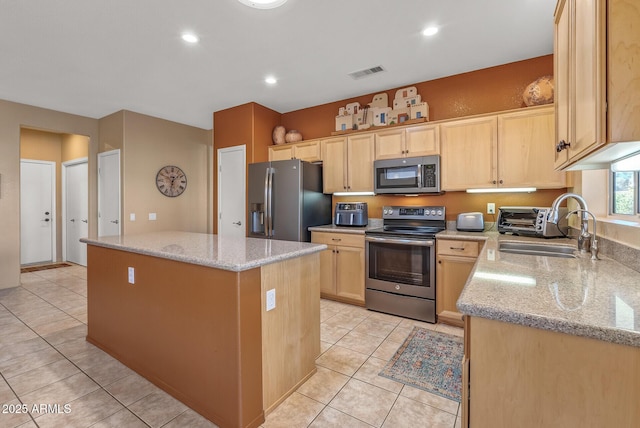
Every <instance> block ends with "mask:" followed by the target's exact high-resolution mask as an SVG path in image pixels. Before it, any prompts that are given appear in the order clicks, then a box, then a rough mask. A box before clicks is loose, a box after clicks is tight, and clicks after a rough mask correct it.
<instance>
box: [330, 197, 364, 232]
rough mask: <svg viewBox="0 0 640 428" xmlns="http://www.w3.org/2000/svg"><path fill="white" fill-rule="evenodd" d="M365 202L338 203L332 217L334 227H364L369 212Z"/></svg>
mask: <svg viewBox="0 0 640 428" xmlns="http://www.w3.org/2000/svg"><path fill="white" fill-rule="evenodd" d="M368 211H369V210H368V207H367V203H366V202H338V203H336V210H335V216H334V224H335V225H336V226H366V225H367V223H368V222H369V212H368Z"/></svg>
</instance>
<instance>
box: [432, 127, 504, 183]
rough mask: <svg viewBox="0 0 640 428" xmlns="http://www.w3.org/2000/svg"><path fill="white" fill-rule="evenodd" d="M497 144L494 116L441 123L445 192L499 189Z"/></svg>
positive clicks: (442, 179)
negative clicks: (496, 187)
mask: <svg viewBox="0 0 640 428" xmlns="http://www.w3.org/2000/svg"><path fill="white" fill-rule="evenodd" d="M497 144H498V122H497V119H496V116H495V115H491V116H484V117H475V118H471V119H461V120H454V121H451V122H445V123H441V124H440V154H441V156H442V157H441V159H440V168H441V172H440V175H441V178H440V179H441V183H442V186H441V187H442V190H466V189H473V188H483V187H491V186H496V185H497V184H498V182H497V179H496V174H497V165H496V163H497V152H496V146H497Z"/></svg>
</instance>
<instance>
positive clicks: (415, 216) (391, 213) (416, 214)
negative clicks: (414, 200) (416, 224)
mask: <svg viewBox="0 0 640 428" xmlns="http://www.w3.org/2000/svg"><path fill="white" fill-rule="evenodd" d="M444 215H445V208H444V207H399V206H393V207H382V218H383V219H406V220H444Z"/></svg>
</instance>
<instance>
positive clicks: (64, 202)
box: [60, 157, 91, 262]
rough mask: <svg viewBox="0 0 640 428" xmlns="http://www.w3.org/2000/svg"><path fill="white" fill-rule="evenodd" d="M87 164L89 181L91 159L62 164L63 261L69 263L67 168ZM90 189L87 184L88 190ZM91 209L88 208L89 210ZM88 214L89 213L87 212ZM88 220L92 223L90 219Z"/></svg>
mask: <svg viewBox="0 0 640 428" xmlns="http://www.w3.org/2000/svg"><path fill="white" fill-rule="evenodd" d="M83 163H86V164H87V180H88V179H89V158H88V157H83V158H78V159H72V160H70V161H66V162H62V187H61V190H62V236H61V237H60V239H62V261H65V262H66V261H67V168H68V167H70V166H74V165H79V164H83ZM88 188H89V186H88V183H87V189H88ZM88 202H89V192H87V204H88ZM88 209H89V207H88V206H87V210H88ZM87 212H88V211H87ZM87 220H89V221H91V219H90V218H87Z"/></svg>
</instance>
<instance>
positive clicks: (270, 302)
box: [267, 288, 276, 311]
mask: <svg viewBox="0 0 640 428" xmlns="http://www.w3.org/2000/svg"><path fill="white" fill-rule="evenodd" d="M275 308H276V289H275V288H272V289H271V290H267V311H270V310H271V309H275Z"/></svg>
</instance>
